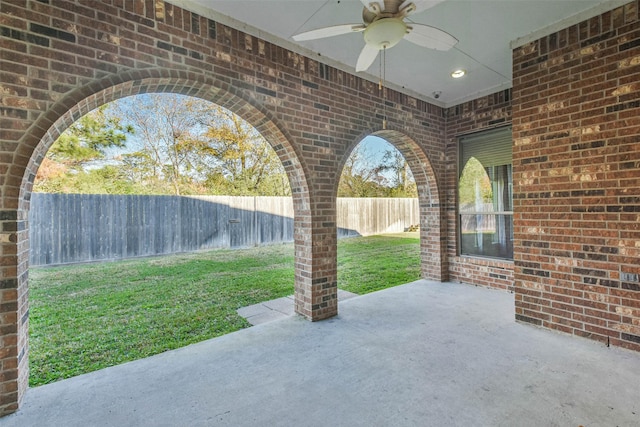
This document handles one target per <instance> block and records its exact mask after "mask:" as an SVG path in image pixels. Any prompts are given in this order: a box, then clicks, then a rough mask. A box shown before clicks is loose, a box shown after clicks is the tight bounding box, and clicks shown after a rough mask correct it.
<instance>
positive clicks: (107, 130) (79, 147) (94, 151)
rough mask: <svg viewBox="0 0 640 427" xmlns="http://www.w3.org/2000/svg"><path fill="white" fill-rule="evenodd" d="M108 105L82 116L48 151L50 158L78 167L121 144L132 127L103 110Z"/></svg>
mask: <svg viewBox="0 0 640 427" xmlns="http://www.w3.org/2000/svg"><path fill="white" fill-rule="evenodd" d="M107 107H108V106H107V105H103V106H101V107H100V108H98V109H96V110H94V111H92V112H90V113H89V114H86V115H84V116H82V117H81V118H80V119H79V120H77V121H76V122H75V123H74V124H72V125H71V126H70V127H69V128H68V129H67V130H66V131H65V132H63V133H62V135H60V137H59V138H58V139H57V140H56V141H55V142H54V144H53V145H52V146H51V148H50V149H49V151H48V153H47V157H48V158H49V159H51V160H54V161H57V162H60V163H63V164H66V165H68V166H70V167H78V166H82V165H83V164H86V163H87V162H91V161H95V160H99V159H102V158H104V155H105V149H107V148H111V147H124V146H125V143H126V140H127V135H128V134H132V133H133V128H132V127H131V126H129V125H123V124H122V123H121V121H120V119H119V118H117V117H113V116H111V115H108V114H107V113H106V110H107Z"/></svg>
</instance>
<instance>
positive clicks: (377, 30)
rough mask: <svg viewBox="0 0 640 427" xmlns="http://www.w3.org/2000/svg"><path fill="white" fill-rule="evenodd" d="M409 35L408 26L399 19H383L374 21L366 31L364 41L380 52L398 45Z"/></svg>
mask: <svg viewBox="0 0 640 427" xmlns="http://www.w3.org/2000/svg"><path fill="white" fill-rule="evenodd" d="M405 34H407V24H405V23H404V21H403V20H402V19H399V18H382V19H378V20H377V21H373V22H372V23H371V24H369V26H367V28H366V30H364V41H365V42H366V43H367V44H368V45H370V46H375V47H376V48H378V50H381V49H388V48H390V47H393V46H395V45H396V44H398V42H399V41H400V40H402V38H403V37H404V36H405Z"/></svg>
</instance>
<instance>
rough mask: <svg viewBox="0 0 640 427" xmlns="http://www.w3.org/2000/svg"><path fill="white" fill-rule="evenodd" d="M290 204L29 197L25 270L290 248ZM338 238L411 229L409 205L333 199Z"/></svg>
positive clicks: (413, 205) (281, 200) (277, 200)
mask: <svg viewBox="0 0 640 427" xmlns="http://www.w3.org/2000/svg"><path fill="white" fill-rule="evenodd" d="M293 218H294V211H293V201H292V199H291V198H290V197H232V196H202V197H177V196H143V195H136V196H111V195H80V194H44V193H34V194H32V198H31V210H30V212H29V239H30V245H31V247H30V254H29V255H30V256H29V262H30V264H31V265H34V266H37V265H54V264H67V263H75V262H86V261H98V260H112V259H122V258H133V257H139V256H149V255H160V254H170V253H178V252H190V251H195V250H201V249H214V248H236V247H248V246H255V245H265V244H272V243H282V242H292V241H293V233H294V228H293V222H294V221H293ZM337 221H338V237H348V236H359V235H371V234H381V233H394V232H402V231H404V230H405V229H406V228H408V227H409V226H411V225H417V224H419V213H418V200H417V199H385V198H379V199H364V198H363V199H360V198H344V199H342V198H341V199H338V200H337Z"/></svg>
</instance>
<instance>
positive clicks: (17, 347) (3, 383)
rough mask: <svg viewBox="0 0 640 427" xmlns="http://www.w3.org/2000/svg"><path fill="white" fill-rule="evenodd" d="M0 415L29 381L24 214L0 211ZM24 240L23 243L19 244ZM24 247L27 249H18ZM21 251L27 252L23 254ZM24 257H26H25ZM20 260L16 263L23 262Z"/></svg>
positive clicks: (8, 410) (12, 409) (14, 406)
mask: <svg viewBox="0 0 640 427" xmlns="http://www.w3.org/2000/svg"><path fill="white" fill-rule="evenodd" d="M0 227H1V231H0V272H1V273H0V328H1V329H0V331H1V332H0V342H1V343H2V346H1V347H0V416H2V415H6V414H9V413H11V412H15V411H16V410H17V409H18V403H19V402H20V400H21V399H22V397H23V396H24V392H25V391H26V389H27V385H28V380H29V363H28V357H27V353H28V352H27V347H28V330H29V321H28V316H27V314H28V301H27V262H26V261H27V260H28V241H27V240H26V235H27V227H26V215H25V213H24V212H23V211H18V210H2V211H0ZM23 242H24V243H23ZM24 247H26V248H27V250H26V251H25V250H22V249H24ZM25 253H26V254H27V255H25ZM25 257H27V258H25ZM23 260H24V262H20V261H23Z"/></svg>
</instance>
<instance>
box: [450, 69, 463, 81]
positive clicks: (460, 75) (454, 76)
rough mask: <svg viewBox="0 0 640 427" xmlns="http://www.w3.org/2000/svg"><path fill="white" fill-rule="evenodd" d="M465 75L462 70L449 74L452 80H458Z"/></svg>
mask: <svg viewBox="0 0 640 427" xmlns="http://www.w3.org/2000/svg"><path fill="white" fill-rule="evenodd" d="M465 74H467V72H466V70H463V69H459V70H453V71H452V72H451V77H453V78H454V79H459V78H460V77H463V76H464V75H465Z"/></svg>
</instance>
